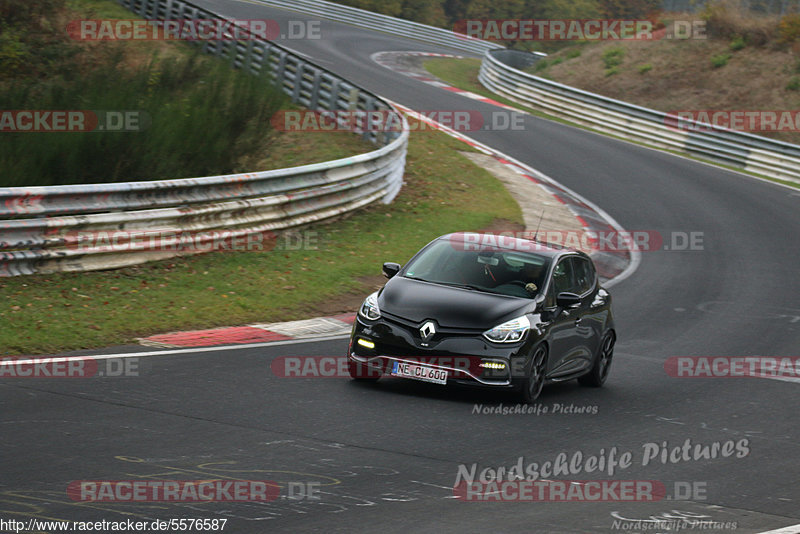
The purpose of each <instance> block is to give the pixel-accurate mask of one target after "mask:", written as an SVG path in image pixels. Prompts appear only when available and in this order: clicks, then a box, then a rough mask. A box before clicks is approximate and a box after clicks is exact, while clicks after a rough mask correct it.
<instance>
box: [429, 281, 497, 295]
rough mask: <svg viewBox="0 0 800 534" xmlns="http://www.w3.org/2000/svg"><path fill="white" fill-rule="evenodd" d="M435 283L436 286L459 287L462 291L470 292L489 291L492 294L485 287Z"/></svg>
mask: <svg viewBox="0 0 800 534" xmlns="http://www.w3.org/2000/svg"><path fill="white" fill-rule="evenodd" d="M433 283H434V284H439V285H443V286H449V287H459V288H461V289H469V290H470V291H488V292H489V293H491V291H489V290H488V289H486V288H485V287H480V286H474V285H472V284H459V283H456V282H433Z"/></svg>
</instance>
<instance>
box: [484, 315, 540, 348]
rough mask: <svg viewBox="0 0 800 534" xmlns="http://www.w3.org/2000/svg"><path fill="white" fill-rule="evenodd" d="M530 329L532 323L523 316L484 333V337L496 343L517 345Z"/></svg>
mask: <svg viewBox="0 0 800 534" xmlns="http://www.w3.org/2000/svg"><path fill="white" fill-rule="evenodd" d="M530 329H531V322H530V321H529V320H528V317H527V316H525V315H523V316H522V317H517V318H516V319H512V320H510V321H506V322H505V323H503V324H501V325H497V326H495V327H494V328H492V329H491V330H487V331H486V332H484V333H483V337H485V338H486V339H488V340H489V341H493V342H495V343H516V342H517V341H519V340H521V339H522V338H523V337H525V334H526V333H527V332H528V330H530Z"/></svg>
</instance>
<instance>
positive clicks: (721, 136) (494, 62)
mask: <svg viewBox="0 0 800 534" xmlns="http://www.w3.org/2000/svg"><path fill="white" fill-rule="evenodd" d="M532 60H534V58H531V54H528V53H527V52H520V51H514V50H499V51H494V50H489V51H487V52H486V55H485V56H484V58H483V62H482V63H481V69H480V73H479V75H478V80H480V82H481V83H482V84H483V85H484V86H485V87H486V88H488V89H490V90H492V91H494V92H496V93H498V94H500V95H502V96H505V97H506V98H508V99H510V100H513V101H515V102H519V103H521V104H523V105H526V106H528V107H531V108H534V109H540V110H542V111H545V112H547V113H549V114H551V115H554V116H556V117H561V118H564V119H568V120H570V121H572V122H575V123H577V124H580V125H583V126H588V127H590V128H592V129H594V130H597V131H600V132H604V133H608V134H611V135H615V136H618V137H622V138H624V139H630V140H632V141H637V142H641V143H644V144H647V145H650V146H655V147H658V148H663V149H669V150H676V151H679V152H685V153H688V154H691V155H695V156H698V157H701V158H704V159H708V160H712V161H716V162H719V163H723V164H726V165H730V166H734V167H739V168H742V169H744V170H746V171H750V172H753V173H756V174H760V175H763V176H769V177H772V178H778V179H781V180H788V181H796V182H798V183H800V145H793V144H791V143H784V142H782V141H776V140H773V139H768V138H766V137H761V136H757V135H752V134H749V133H744V132H734V131H730V130H724V129H721V128H719V127H716V126H713V125H709V124H704V123H696V122H693V123H692V127H691V128H690V129H688V130H687V129H684V128H681V127H679V125H678V124H677V121H676V120H675V117H674V116H671V115H669V114H667V113H664V112H661V111H656V110H652V109H648V108H643V107H640V106H635V105H633V104H629V103H627V102H622V101H619V100H614V99H612V98H607V97H604V96H601V95H597V94H594V93H590V92H587V91H582V90H580V89H575V88H574V87H569V86H567V85H562V84H560V83H556V82H553V81H550V80H545V79H544V78H539V77H537V76H533V75H531V74H528V73H526V72H522V71H521V70H518V68H516V67H518V66H524V65H525V64H526V62H527V64H530V62H531V61H532Z"/></svg>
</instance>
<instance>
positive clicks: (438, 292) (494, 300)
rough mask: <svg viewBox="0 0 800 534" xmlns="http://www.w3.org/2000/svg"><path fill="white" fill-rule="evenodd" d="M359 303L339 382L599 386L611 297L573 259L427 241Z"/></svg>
mask: <svg viewBox="0 0 800 534" xmlns="http://www.w3.org/2000/svg"><path fill="white" fill-rule="evenodd" d="M383 273H384V274H385V275H386V277H387V278H389V281H388V282H387V283H386V285H385V286H384V287H383V288H382V289H381V290H380V291H377V292H375V293H373V294H372V295H370V296H368V297H367V298H366V300H365V301H364V303H363V304H362V306H361V308H360V310H359V312H358V315H357V319H356V321H355V323H354V325H353V332H352V336H351V339H350V345H349V349H348V354H349V357H348V367H349V371H350V376H352V377H353V378H354V379H358V380H377V379H378V378H380V377H381V376H383V375H384V374H388V375H391V376H398V377H403V378H411V379H417V380H423V381H426V382H432V383H436V384H451V383H460V384H468V385H479V386H485V387H491V388H496V389H514V390H516V391H517V392H518V394H519V396H520V398H521V400H522V401H524V402H531V401H533V400H534V399H536V398H537V397H538V396H539V393H540V392H541V390H542V387H543V385H544V384H545V382H563V381H566V380H571V379H574V378H577V379H578V381H579V382H580V383H581V384H583V385H586V386H594V387H599V386H601V385H603V383H604V382H605V380H606V377H607V376H608V371H609V368H610V365H611V359H612V356H613V351H614V342H615V340H616V333H615V331H614V320H613V315H612V312H611V295H610V294H609V293H608V291H606V290H605V289H604V288H603V287H601V286H600V283H599V280H598V276H597V272H596V270H595V267H594V264H593V263H592V260H591V258H590V257H589V256H588V255H586V254H584V253H583V252H579V251H575V250H570V249H562V248H558V247H556V246H550V245H547V244H544V243H540V242H538V241H532V240H526V239H518V238H514V237H506V236H502V235H497V236H495V235H491V234H479V233H457V234H449V235H445V236H442V237H439V238H437V239H435V240H434V241H432V242H431V243H429V244H428V245H426V246H425V247H424V248H423V249H422V250H420V251H419V252H418V253H417V254H416V255H415V256H414V257H413V258H411V260H410V261H409V262H408V263H407V264H406V265H405V266H403V267H401V266H400V265H399V264H397V263H385V264H384V265H383Z"/></svg>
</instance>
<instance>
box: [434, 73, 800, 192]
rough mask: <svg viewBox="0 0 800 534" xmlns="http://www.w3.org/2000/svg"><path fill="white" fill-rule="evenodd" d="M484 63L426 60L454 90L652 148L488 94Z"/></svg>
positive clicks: (799, 186) (729, 167)
mask: <svg viewBox="0 0 800 534" xmlns="http://www.w3.org/2000/svg"><path fill="white" fill-rule="evenodd" d="M480 66H481V60H480V59H475V58H467V59H454V58H436V59H429V60H426V61H425V63H424V67H425V69H426V70H427V71H428V72H430V73H431V74H432V75H434V76H436V77H438V78H440V79H441V80H443V81H445V82H447V83H449V84H450V85H452V86H453V87H457V88H459V89H463V90H465V91H471V92H473V93H476V94H479V95H482V96H485V97H487V98H491V99H493V100H496V101H498V102H501V103H503V104H506V105H509V106H512V107H514V108H516V109H519V110H521V111H524V112H526V113H529V114H531V115H534V116H536V117H541V118H543V119H547V120H551V121H555V122H559V123H561V124H566V125H568V126H572V127H574V128H580V129H582V130H586V131H590V132H595V133H598V134H600V135H603V136H606V137H611V138H613V139H618V140H620V141H625V142H627V143H633V144H636V145H640V146H644V147H648V148H652V147H650V146H649V145H647V144H645V143H640V142H638V141H633V140H631V139H625V138H623V137H619V136H616V135H611V134H607V133H605V132H597V131H596V130H594V129H592V128H589V127H586V126H583V125H581V124H575V123H574V122H570V121H568V120H566V119H562V118H560V117H556V116H554V115H550V114H548V113H544V112H542V111H539V110H537V109H533V108H530V107H528V106H525V105H522V104H520V103H519V102H515V101H513V100H510V99H508V98H505V97H503V96H502V95H498V94H496V93H493V92H491V91H489V90H487V89H486V88H485V87H483V85H481V83H480V82H479V81H478V71H479V70H480ZM656 150H659V151H661V152H667V153H669V154H674V155H676V156H681V157H684V158H687V159H691V160H694V161H698V162H701V163H707V164H709V165H713V166H715V167H720V168H722V169H727V170H730V171H734V172H737V173H740V174H746V175H749V176H753V177H755V178H759V179H762V180H767V181H770V182H775V183H778V184H781V185H786V186H789V187H793V188H795V189H800V184H798V183H796V182H791V181H789V180H781V179H780V178H773V177H770V176H764V175H762V174H757V173H754V172H750V171H747V170H745V169H742V168H739V167H734V166H732V165H724V164H721V163H717V162H714V161H709V160H707V159H703V158H698V157H695V156H693V155H691V154H687V153H685V152H679V151H676V150H665V149H660V148H659V149H656Z"/></svg>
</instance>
